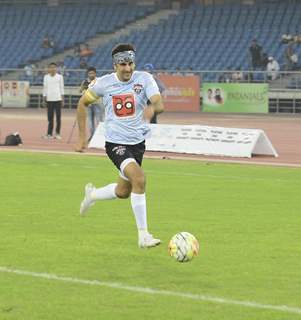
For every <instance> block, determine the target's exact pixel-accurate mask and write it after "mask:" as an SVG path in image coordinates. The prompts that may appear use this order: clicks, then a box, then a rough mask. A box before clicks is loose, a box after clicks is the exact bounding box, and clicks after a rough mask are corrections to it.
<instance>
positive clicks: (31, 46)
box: [0, 5, 154, 69]
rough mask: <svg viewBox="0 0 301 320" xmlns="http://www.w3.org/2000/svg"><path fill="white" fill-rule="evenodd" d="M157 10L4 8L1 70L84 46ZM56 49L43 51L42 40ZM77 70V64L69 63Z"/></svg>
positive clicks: (0, 23) (0, 35) (1, 13)
mask: <svg viewBox="0 0 301 320" xmlns="http://www.w3.org/2000/svg"><path fill="white" fill-rule="evenodd" d="M153 11H154V7H153V6H136V7H134V6H125V5H115V6H96V5H89V6H84V5H83V6H74V5H73V6H58V7H47V6H17V7H16V6H1V10H0V43H1V47H0V68H2V69H3V68H16V67H20V66H22V65H24V64H26V63H27V62H29V61H38V60H40V59H42V58H47V57H51V56H52V55H53V54H54V53H57V52H60V51H63V50H64V49H66V48H71V47H73V46H75V45H76V44H78V43H83V42H85V40H87V39H88V38H91V37H93V36H95V35H96V34H97V33H111V32H113V31H114V30H116V29H118V28H121V27H122V26H124V25H126V24H127V23H129V22H133V21H135V20H136V19H137V18H142V17H144V16H146V15H148V14H150V13H152V12H153ZM46 35H48V36H51V37H52V38H53V39H54V42H55V47H54V48H42V42H43V38H44V37H45V36H46ZM70 66H71V67H73V68H78V61H74V62H72V63H70Z"/></svg>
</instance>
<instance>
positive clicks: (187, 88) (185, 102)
mask: <svg viewBox="0 0 301 320" xmlns="http://www.w3.org/2000/svg"><path fill="white" fill-rule="evenodd" d="M157 77H158V78H159V79H160V80H161V81H162V82H163V84H164V86H165V91H164V92H163V93H162V96H163V101H164V106H165V110H166V111H184V112H185V111H187V112H199V111H200V78H199V77H198V76H194V75H187V76H182V75H168V74H160V75H158V76H157Z"/></svg>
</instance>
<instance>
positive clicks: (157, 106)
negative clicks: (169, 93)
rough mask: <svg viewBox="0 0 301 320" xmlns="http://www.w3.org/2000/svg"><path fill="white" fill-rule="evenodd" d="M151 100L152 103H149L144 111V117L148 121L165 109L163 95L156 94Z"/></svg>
mask: <svg viewBox="0 0 301 320" xmlns="http://www.w3.org/2000/svg"><path fill="white" fill-rule="evenodd" d="M149 100H150V103H151V104H150V105H148V106H147V107H146V108H145V109H144V112H143V116H144V118H145V119H146V120H148V121H150V120H151V118H152V117H153V116H154V115H155V114H159V113H162V112H163V111H164V106H163V102H162V97H161V95H160V94H155V95H154V96H152V97H150V99H149Z"/></svg>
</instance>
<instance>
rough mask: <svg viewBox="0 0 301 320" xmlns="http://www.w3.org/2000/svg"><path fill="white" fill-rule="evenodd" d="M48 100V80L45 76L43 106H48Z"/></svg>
mask: <svg viewBox="0 0 301 320" xmlns="http://www.w3.org/2000/svg"><path fill="white" fill-rule="evenodd" d="M46 102H47V80H46V76H44V79H43V106H44V107H45V106H46Z"/></svg>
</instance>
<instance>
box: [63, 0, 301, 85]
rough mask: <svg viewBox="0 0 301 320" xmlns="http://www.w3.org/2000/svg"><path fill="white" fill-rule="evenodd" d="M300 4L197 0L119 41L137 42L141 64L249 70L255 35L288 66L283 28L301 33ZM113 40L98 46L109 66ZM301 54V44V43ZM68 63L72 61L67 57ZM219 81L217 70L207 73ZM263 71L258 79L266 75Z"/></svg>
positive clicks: (99, 61) (102, 63)
mask: <svg viewBox="0 0 301 320" xmlns="http://www.w3.org/2000/svg"><path fill="white" fill-rule="evenodd" d="M300 20H301V3H296V2H295V3H288V2H284V1H283V2H282V3H259V4H256V5H253V6H249V5H237V4H226V5H215V6H213V5H207V6H202V5H192V6H190V7H189V8H187V9H185V10H182V11H180V13H179V14H178V15H174V16H172V17H170V18H169V19H168V20H167V21H162V22H161V23H160V24H158V25H154V26H152V27H151V28H149V29H148V30H147V31H144V32H140V31H136V32H133V33H132V34H131V35H130V36H127V37H121V38H120V39H119V41H120V42H124V41H125V42H132V43H134V44H135V45H136V46H137V48H139V50H138V61H139V65H138V67H141V66H142V65H144V64H145V63H147V62H150V63H152V64H154V65H155V66H156V68H157V69H169V70H190V69H192V70H226V69H233V70H235V69H237V68H239V67H240V68H241V69H243V70H248V69H249V68H250V59H249V51H248V48H249V46H250V43H251V41H252V39H254V38H256V39H257V41H258V43H259V44H261V45H262V46H263V51H264V52H266V53H267V54H268V55H272V56H273V57H275V58H276V60H277V61H279V62H280V64H281V65H282V67H283V65H284V63H285V61H284V50H285V45H284V44H282V43H281V36H282V34H284V33H292V34H298V33H299V34H301V25H300V23H299V22H300ZM112 45H113V43H108V44H106V45H105V46H103V47H99V48H97V49H96V54H95V56H94V57H93V58H92V59H91V63H92V64H94V65H96V66H97V67H98V68H101V69H105V68H110V66H111V61H110V59H108V56H109V53H110V49H111V47H112ZM296 50H297V53H298V54H299V55H301V46H299V47H296ZM66 64H67V65H68V66H70V67H71V66H72V65H71V64H69V62H68V61H66ZM207 77H208V78H209V79H207V80H215V79H214V77H216V76H215V75H208V76H207ZM261 77H262V75H258V79H257V80H261Z"/></svg>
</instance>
